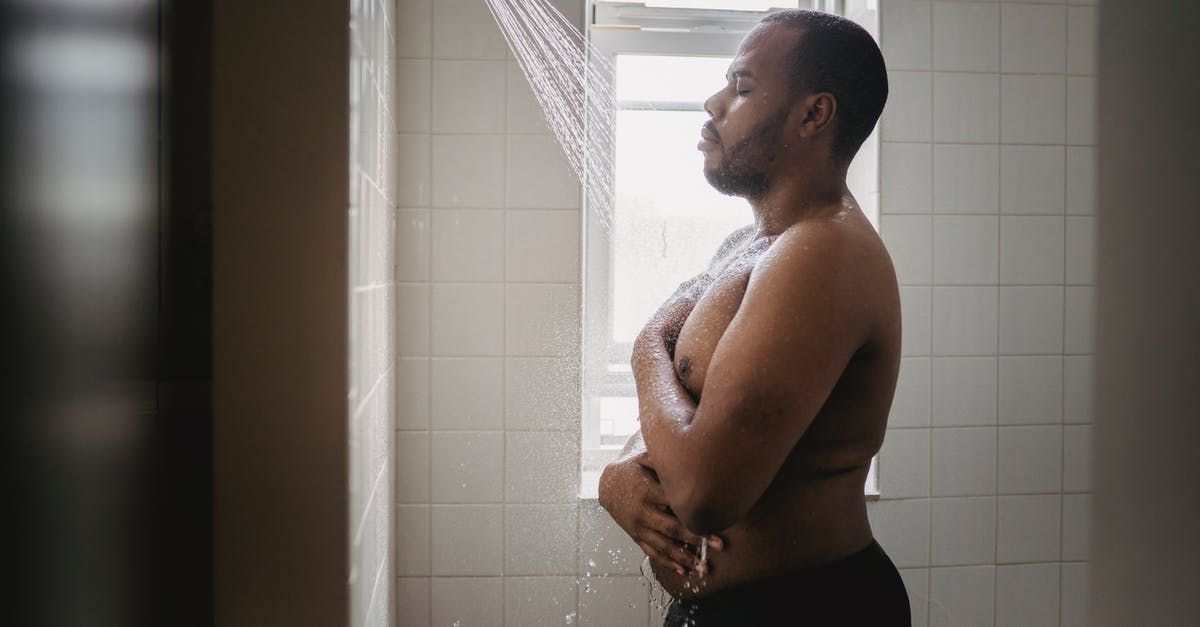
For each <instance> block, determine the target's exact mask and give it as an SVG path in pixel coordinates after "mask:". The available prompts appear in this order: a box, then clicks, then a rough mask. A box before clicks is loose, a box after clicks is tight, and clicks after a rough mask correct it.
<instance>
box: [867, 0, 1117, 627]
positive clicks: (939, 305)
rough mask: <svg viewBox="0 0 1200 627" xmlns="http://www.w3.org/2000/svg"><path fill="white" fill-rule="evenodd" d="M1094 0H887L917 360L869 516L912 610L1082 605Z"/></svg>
mask: <svg viewBox="0 0 1200 627" xmlns="http://www.w3.org/2000/svg"><path fill="white" fill-rule="evenodd" d="M1083 4H1085V3H1080V2H1067V3H1064V2H1061V1H1059V2H1037V3H1033V2H999V3H997V2H982V3H977V2H921V1H907V0H887V1H885V2H882V3H881V10H882V15H881V21H882V24H881V37H882V46H883V50H884V55H885V57H886V59H887V60H888V65H889V68H890V70H891V71H890V74H889V76H890V81H891V96H890V99H889V103H888V107H887V110H886V111H885V113H884V119H883V121H882V129H881V132H882V142H883V143H882V146H881V165H880V176H881V180H880V185H881V191H882V199H881V202H880V207H881V211H882V214H883V215H882V220H881V233H882V235H883V238H884V240H885V242H886V243H887V245H888V248H889V250H890V252H891V254H892V258H893V261H894V262H895V265H896V269H897V273H898V276H899V280H900V283H901V297H902V306H903V311H904V359H903V364H902V369H901V373H900V380H899V384H898V389H897V393H896V398H895V402H894V405H893V412H892V416H891V418H890V422H889V432H888V435H887V439H886V441H885V443H884V448H883V451H882V452H881V455H880V467H879V472H880V481H881V491H882V493H883V495H882V498H881V500H880V501H879V502H878V503H876V504H875V505H874V507H873V509H872V521H873V523H872V526H873V528H874V530H875V533H876V535H877V536H878V537H879V538H880V540H881V542H882V543H883V544H884V546H885V547H887V548H888V549H889V551H890V552H891V554H892V556H893V558H894V559H895V560H896V561H897V563H898V565H899V566H901V567H903V569H904V570H903V572H904V575H905V581H906V583H907V584H908V587H909V589H910V592H911V593H912V596H913V599H914V601H916V604H915V606H914V615H915V616H916V618H917V619H918V620H917V624H926V621H928V624H930V625H992V624H995V625H1026V626H1033V625H1059V624H1061V625H1084V624H1087V618H1086V605H1087V600H1086V598H1085V594H1086V593H1085V586H1086V578H1087V572H1088V559H1089V557H1090V551H1089V523H1088V520H1089V509H1090V505H1091V489H1092V483H1091V469H1090V459H1091V458H1090V455H1091V454H1090V451H1091V435H1092V427H1091V422H1092V406H1091V402H1090V399H1091V378H1092V364H1093V356H1092V353H1093V352H1094V344H1093V339H1092V319H1093V310H1094V306H1093V292H1094V287H1093V285H1094V282H1095V272H1094V265H1095V264H1094V259H1093V241H1094V238H1095V232H1096V224H1095V217H1094V216H1095V201H1094V198H1093V192H1092V189H1093V187H1094V169H1095V166H1094V162H1095V147H1094V145H1095V129H1094V121H1093V112H1094V109H1095V95H1094V94H1095V85H1096V79H1095V52H1094V48H1095V46H1094V39H1095V23H1096V9H1095V7H1093V6H1083ZM926 600H927V601H928V603H927V604H926Z"/></svg>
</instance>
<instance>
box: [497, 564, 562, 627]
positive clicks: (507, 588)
mask: <svg viewBox="0 0 1200 627" xmlns="http://www.w3.org/2000/svg"><path fill="white" fill-rule="evenodd" d="M577 595H578V591H577V588H576V586H575V578H574V577H513V576H507V577H505V578H504V623H505V624H506V625H522V626H525V625H528V626H529V627H534V626H546V627H549V626H551V625H563V624H564V623H566V617H567V616H569V615H572V614H575V613H577V612H578V604H577V602H576V596H577Z"/></svg>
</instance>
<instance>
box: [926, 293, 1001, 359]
mask: <svg viewBox="0 0 1200 627" xmlns="http://www.w3.org/2000/svg"><path fill="white" fill-rule="evenodd" d="M996 298H997V295H996V288H995V287H935V288H933V352H934V354H936V355H987V354H995V352H996V324H997V317H996V312H997V309H996Z"/></svg>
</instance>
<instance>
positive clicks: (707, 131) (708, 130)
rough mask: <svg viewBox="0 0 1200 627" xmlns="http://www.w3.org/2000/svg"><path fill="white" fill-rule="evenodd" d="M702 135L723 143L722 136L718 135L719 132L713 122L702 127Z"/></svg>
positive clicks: (707, 138) (715, 142)
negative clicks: (714, 127)
mask: <svg viewBox="0 0 1200 627" xmlns="http://www.w3.org/2000/svg"><path fill="white" fill-rule="evenodd" d="M700 137H703V138H704V139H706V140H708V141H710V142H712V143H714V144H719V143H721V138H719V137H717V132H716V130H714V129H713V128H712V126H711V123H709V124H705V125H704V126H701V127H700Z"/></svg>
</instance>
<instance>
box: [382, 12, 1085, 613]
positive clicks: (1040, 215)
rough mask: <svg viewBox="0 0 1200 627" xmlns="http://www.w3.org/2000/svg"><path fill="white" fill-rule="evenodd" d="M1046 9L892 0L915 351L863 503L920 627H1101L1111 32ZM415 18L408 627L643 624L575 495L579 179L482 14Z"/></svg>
mask: <svg viewBox="0 0 1200 627" xmlns="http://www.w3.org/2000/svg"><path fill="white" fill-rule="evenodd" d="M558 4H566V2H565V0H564V2H560V3H558ZM1035 4H1038V6H1035ZM1040 4H1041V3H1032V2H1025V3H1011V4H1010V3H994V2H982V3H958V2H940V1H939V2H925V1H921V0H911V1H905V2H888V3H881V6H880V8H881V12H882V15H881V20H882V23H883V25H882V31H883V32H882V35H881V38H882V46H883V49H884V51H885V55H886V57H887V60H888V62H889V68H890V72H889V78H890V81H891V94H890V97H889V104H888V108H887V110H886V111H885V114H884V119H883V122H882V131H881V138H882V140H883V144H882V146H881V200H880V205H881V206H880V208H881V212H882V214H883V220H882V224H881V232H882V235H883V237H884V240H885V243H886V245H887V246H888V247H889V250H890V251H891V252H892V255H893V259H894V260H895V262H896V265H897V270H898V272H899V273H900V281H901V307H902V310H903V323H904V340H903V352H904V359H903V361H902V364H901V374H900V379H899V381H898V385H897V392H896V397H895V400H894V402H893V407H892V412H891V418H890V424H889V429H890V430H889V433H888V436H887V439H886V440H885V442H886V445H885V449H884V451H883V452H882V453H881V458H880V459H881V469H880V470H881V476H880V480H881V487H882V492H883V494H882V496H881V499H880V500H879V501H874V502H871V503H869V505H868V511H869V514H870V518H871V523H872V527H873V529H874V530H875V533H876V536H877V537H878V538H879V540H880V542H881V543H882V544H884V546H885V547H886V548H887V549H888V551H889V553H890V554H891V555H892V557H893V559H894V560H895V561H896V563H897V564H898V565H899V566H901V567H902V568H903V571H902V575H903V576H904V579H905V582H906V584H907V586H908V588H909V593H910V598H911V599H912V600H913V604H914V607H913V615H914V620H915V623H914V624H918V625H925V624H929V625H975V624H979V625H993V624H1013V621H1018V622H1019V621H1032V622H1030V624H1040V622H1039V621H1041V620H1042V619H1043V618H1047V619H1048V617H1049V616H1050V615H1051V614H1053V615H1054V616H1055V620H1057V617H1058V614H1060V613H1061V616H1062V619H1061V620H1062V624H1063V625H1068V624H1085V623H1084V622H1083V621H1084V617H1083V612H1085V610H1086V597H1085V585H1084V581H1085V576H1086V575H1085V573H1086V562H1085V561H1082V560H1086V559H1087V555H1088V553H1087V550H1086V546H1087V541H1086V537H1087V536H1088V529H1087V524H1086V520H1087V518H1086V516H1085V515H1084V514H1083V512H1085V511H1086V509H1087V505H1088V501H1087V499H1088V498H1089V497H1088V496H1087V494H1088V491H1089V490H1090V474H1091V473H1090V448H1089V447H1090V426H1089V425H1088V423H1090V420H1091V418H1090V416H1091V402H1090V381H1091V369H1092V366H1091V357H1090V353H1089V352H1088V351H1090V346H1091V344H1090V341H1089V340H1088V333H1089V332H1090V329H1091V316H1090V312H1091V311H1092V306H1091V304H1090V299H1091V296H1092V294H1091V291H1090V285H1091V284H1092V281H1093V280H1094V277H1092V276H1091V275H1090V274H1089V268H1090V266H1091V261H1090V259H1091V255H1092V253H1091V252H1090V239H1089V238H1091V237H1092V234H1093V233H1094V231H1095V225H1094V223H1092V222H1090V221H1089V220H1090V218H1088V216H1091V215H1093V214H1094V202H1095V201H1094V193H1093V191H1092V185H1093V182H1094V148H1092V147H1091V146H1092V144H1093V143H1094V129H1093V126H1094V122H1093V119H1094V113H1093V110H1092V107H1094V103H1093V101H1092V99H1094V96H1093V95H1092V91H1091V90H1092V89H1094V83H1093V78H1092V75H1091V68H1093V67H1094V64H1092V63H1091V62H1090V60H1089V59H1088V57H1089V55H1091V54H1093V53H1092V52H1090V51H1089V48H1088V42H1089V41H1090V38H1091V37H1093V35H1091V34H1090V33H1091V32H1092V31H1094V19H1095V17H1094V9H1091V8H1079V7H1075V6H1071V7H1067V8H1066V9H1065V11H1064V7H1063V3H1062V2H1061V1H1060V2H1048V3H1045V4H1046V6H1040ZM1071 4H1074V3H1071ZM400 5H401V7H400V10H399V15H400V16H401V17H404V18H407V19H402V20H400V21H399V23H398V26H397V28H398V29H399V33H400V34H401V35H402V37H401V40H402V42H401V43H400V45H398V47H397V54H398V55H399V56H400V57H402V58H403V62H402V63H398V64H397V68H398V75H397V76H398V82H401V83H403V82H404V81H417V82H422V83H423V84H422V85H421V86H418V87H416V88H415V89H413V90H412V91H411V93H409V94H406V98H405V99H404V101H403V103H402V104H397V106H396V109H395V110H396V111H398V112H401V111H402V112H405V117H406V119H405V121H404V125H403V126H402V127H401V128H397V129H396V130H397V132H399V133H401V134H398V135H396V144H397V151H396V152H397V156H396V159H397V164H398V167H399V170H400V171H399V172H398V188H397V189H396V192H395V196H396V201H395V204H396V205H398V206H399V207H401V208H403V211H402V212H400V213H399V214H398V220H399V221H398V223H397V227H396V235H395V237H396V239H397V242H398V246H399V247H400V248H401V250H398V251H397V254H396V263H397V269H396V278H397V280H399V281H400V283H399V284H398V285H397V288H396V290H397V297H396V305H395V310H396V315H397V318H398V322H399V325H400V326H399V329H398V331H397V333H396V339H395V341H396V345H397V350H398V351H399V353H400V355H401V358H400V359H399V361H398V362H397V365H396V372H397V373H399V376H400V377H401V380H400V381H398V382H397V386H396V388H395V389H396V393H397V400H396V408H397V425H398V427H399V428H400V429H401V431H400V432H399V433H402V434H405V435H404V436H403V438H402V442H401V443H400V444H399V445H400V446H401V447H403V448H404V449H405V450H411V451H412V456H413V458H414V459H413V460H410V463H409V464H408V465H407V466H406V465H404V464H398V465H397V472H398V473H400V472H406V473H411V475H412V476H411V477H400V476H397V478H396V485H397V488H398V493H397V500H398V501H400V504H398V505H397V507H396V516H395V518H396V520H397V525H398V532H397V534H398V535H397V542H396V544H397V558H396V574H397V575H398V576H399V578H398V579H397V580H396V585H395V595H396V597H397V598H398V599H399V600H400V601H399V602H400V605H401V607H400V608H399V614H398V615H399V616H400V617H401V619H402V620H401V623H400V624H405V625H408V624H413V625H426V624H453V622H454V621H455V620H460V621H461V622H462V624H463V625H474V624H484V625H488V624H493V625H496V624H508V625H537V624H564V623H566V622H567V618H568V617H570V619H571V621H574V622H576V623H578V624H592V625H611V624H633V625H647V624H649V623H650V619H649V616H650V615H651V614H653V612H652V610H650V609H649V608H648V602H647V601H648V599H647V592H646V589H645V587H644V585H643V584H642V583H641V580H640V578H639V577H638V576H637V574H638V564H639V563H640V561H641V553H640V551H639V550H638V549H637V547H636V546H634V545H633V544H632V542H630V541H629V540H628V538H626V537H625V536H624V534H623V533H621V532H620V531H619V530H618V529H617V528H616V527H615V525H614V524H613V523H612V521H611V519H609V518H608V516H607V515H606V514H605V513H604V512H603V511H602V510H600V509H599V508H598V507H597V506H596V505H595V504H594V503H587V502H583V503H577V502H576V501H575V499H574V494H573V485H574V481H575V478H574V476H575V473H577V466H576V464H575V463H574V460H573V459H569V458H572V457H573V456H574V455H576V453H575V451H576V450H577V449H576V448H575V447H577V446H578V444H577V443H578V428H579V406H578V393H579V392H578V374H579V373H578V357H579V355H578V351H579V336H578V332H579V319H578V315H579V307H580V302H579V278H578V277H579V266H578V263H579V246H580V243H579V212H578V206H579V186H578V183H577V182H576V181H575V180H574V179H573V178H572V177H571V176H570V174H569V172H568V170H567V168H566V166H565V160H564V159H562V158H561V154H560V152H559V149H558V148H557V146H556V144H555V143H554V142H553V139H552V138H551V137H550V136H549V135H548V134H547V132H546V127H545V125H544V123H543V121H542V119H541V114H540V111H539V110H538V109H537V107H536V105H535V104H534V102H533V99H532V97H531V96H530V94H529V92H528V90H527V89H526V88H525V87H524V84H523V82H522V81H523V78H522V77H521V76H520V74H519V71H518V69H517V67H516V65H515V64H514V63H513V62H512V61H511V60H509V61H507V62H505V57H506V53H505V48H504V43H503V40H502V39H501V38H499V31H498V30H497V29H496V28H495V26H494V25H493V24H492V23H491V22H490V20H491V18H490V16H488V15H487V13H486V8H485V7H484V5H483V3H482V2H477V1H475V0H411V1H409V0H405V1H403V2H401V3H400ZM1055 5H1057V6H1055ZM1077 9H1078V10H1077ZM1039 11H1042V12H1044V13H1045V15H1049V16H1051V17H1050V18H1049V22H1050V24H1047V23H1046V22H1044V21H1036V20H1034V21H1030V19H1029V16H1032V15H1041V14H1042V13H1039ZM1052 29H1059V31H1060V32H1059V33H1058V36H1057V38H1055V37H1051V36H1050V35H1049V33H1050V31H1051V30H1052ZM1013 45H1018V46H1023V47H1022V48H1013V47H1012V46H1013ZM1006 49H1007V53H1006ZM1051 57H1053V58H1051ZM426 68H428V69H427V70H426ZM934 70H936V72H934ZM454 72H457V73H458V75H459V76H474V77H476V78H477V79H478V81H483V82H486V83H487V84H488V85H491V87H489V88H487V89H484V88H482V87H480V86H479V85H478V84H477V85H463V84H459V83H460V82H461V81H458V80H455V79H453V78H452V76H454V74H453V73H454ZM1067 74H1070V78H1068V77H1067ZM476 88H479V89H478V90H477V91H475V90H476ZM468 92H469V93H468ZM472 94H475V95H474V96H472ZM458 98H471V101H469V102H468V101H463V100H458ZM426 101H427V102H426ZM485 101H486V102H487V106H486V107H485V106H483V102H485ZM439 102H440V105H441V106H439V105H438V104H435V103H439ZM485 109H486V110H485ZM475 114H478V116H479V117H473V116H474V115H475ZM422 116H427V117H422ZM935 141H936V142H937V143H936V144H935V143H934V142H935ZM1067 144H1070V145H1069V146H1067ZM949 214H955V215H949ZM1064 214H1066V215H1064ZM1066 216H1070V218H1067V217H1066ZM456 218H460V219H462V218H465V220H463V221H460V222H457V223H456V222H455V219H456ZM1006 218H1008V220H1007V221H1006ZM456 225H458V226H456ZM456 228H458V229H459V231H457V232H456V231H455V230H454V229H456ZM1056 239H1057V241H1055V240H1056ZM468 241H470V242H472V243H471V245H469V246H468V245H465V244H464V242H468ZM410 247H411V250H409V248H410ZM1067 286H1069V287H1067ZM546 329H550V332H549V333H547V332H546ZM1073 351H1074V352H1073ZM1064 353H1066V354H1064ZM464 390H466V391H464ZM1063 423H1066V424H1063ZM1056 436H1057V437H1058V440H1055V437H1056ZM397 437H398V438H400V436H397ZM398 441H400V440H399V439H398ZM1056 441H1057V442H1058V444H1059V448H1058V454H1057V455H1056V454H1055V447H1054V444H1055V442H1056ZM427 449H428V451H427V452H426V450H427ZM561 451H566V453H564V454H563V455H558V453H559V452H561ZM464 452H466V453H465V454H464ZM422 454H427V455H428V456H429V466H428V468H426V469H424V470H422V468H421V466H422V459H421V455H422ZM531 459H537V460H538V462H539V463H540V464H541V465H540V466H539V464H533V463H530V461H529V460H531ZM568 461H570V462H571V463H567V462H568ZM1054 467H1058V468H1060V470H1059V475H1058V479H1057V480H1056V479H1055V478H1054V477H1052V476H1051V475H1053V472H1052V471H1051V470H1047V469H1050V468H1054ZM559 470H561V471H563V472H562V474H556V472H558V471H559ZM426 478H427V479H426ZM423 481H427V482H428V485H426V486H425V487H424V488H422V487H421V484H422V482H423ZM1056 481H1057V483H1056ZM463 483H466V484H467V487H466V488H464V487H463V485H462V484H463ZM1060 484H1061V485H1060ZM431 503H432V505H431ZM531 529H533V530H540V531H539V532H538V534H537V535H535V534H534V533H532V532H530V530H531ZM1061 560H1066V561H1061ZM998 563H999V564H1000V566H997V564H998ZM1027 567H1028V568H1027ZM1025 568H1027V570H1020V569H1025ZM431 575H432V576H431ZM1025 575H1028V576H1025ZM1048 581H1055V582H1057V583H1056V585H1055V586H1050V585H1049V584H1048V583H1046V582H1048ZM1059 587H1061V592H1060V591H1059ZM1051 593H1052V594H1051ZM631 604H632V607H630V605H631ZM1051 607H1053V608H1054V611H1053V612H1051V611H1050V609H1049V608H1051Z"/></svg>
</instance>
